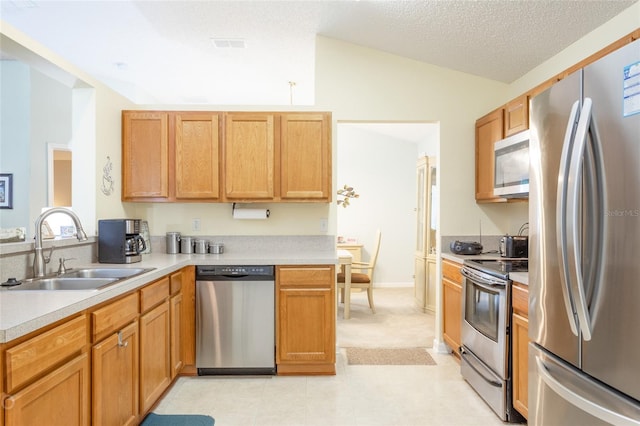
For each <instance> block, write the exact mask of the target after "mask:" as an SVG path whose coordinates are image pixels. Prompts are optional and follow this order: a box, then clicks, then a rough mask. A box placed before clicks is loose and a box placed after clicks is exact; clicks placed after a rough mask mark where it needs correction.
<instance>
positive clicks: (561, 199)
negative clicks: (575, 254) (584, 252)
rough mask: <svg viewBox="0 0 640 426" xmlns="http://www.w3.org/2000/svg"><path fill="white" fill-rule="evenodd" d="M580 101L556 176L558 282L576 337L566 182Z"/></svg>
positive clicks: (570, 123) (569, 122) (573, 112)
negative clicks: (568, 252)
mask: <svg viewBox="0 0 640 426" xmlns="http://www.w3.org/2000/svg"><path fill="white" fill-rule="evenodd" d="M579 107H580V101H575V102H574V104H573V106H572V107H571V114H570V115H569V120H568V122H567V130H566V132H565V135H564V142H563V144H562V156H561V159H560V173H559V174H558V192H557V198H556V200H557V205H556V243H557V250H558V261H559V269H560V282H561V284H562V285H561V286H560V288H561V289H562V298H563V300H564V307H565V310H566V313H567V319H568V320H569V326H570V327H571V332H572V333H573V334H574V335H575V336H577V335H578V324H577V322H576V317H575V315H574V312H575V309H574V307H573V298H572V297H571V289H570V287H569V265H568V263H567V258H568V255H567V181H568V176H569V160H570V159H571V148H572V146H573V139H574V134H575V128H576V123H577V121H578V115H579Z"/></svg>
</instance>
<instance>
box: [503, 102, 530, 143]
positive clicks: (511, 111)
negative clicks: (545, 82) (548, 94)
mask: <svg viewBox="0 0 640 426" xmlns="http://www.w3.org/2000/svg"><path fill="white" fill-rule="evenodd" d="M528 128H529V97H528V96H527V95H523V96H520V97H519V98H516V99H514V100H512V101H511V102H509V103H508V104H507V105H506V106H505V107H504V136H505V137H507V136H511V135H515V134H516V133H520V132H522V131H523V130H527V129H528Z"/></svg>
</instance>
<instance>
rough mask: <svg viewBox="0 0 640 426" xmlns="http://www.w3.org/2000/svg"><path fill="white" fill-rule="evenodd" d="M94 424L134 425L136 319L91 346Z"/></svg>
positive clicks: (136, 392)
mask: <svg viewBox="0 0 640 426" xmlns="http://www.w3.org/2000/svg"><path fill="white" fill-rule="evenodd" d="M92 356H93V372H92V379H93V380H92V388H93V404H92V414H93V424H94V425H134V424H136V423H137V420H138V413H139V411H138V407H139V405H138V397H139V395H138V389H139V388H138V383H139V381H138V380H139V378H138V373H139V371H138V368H139V350H138V322H137V321H135V322H133V323H131V324H129V325H128V326H126V327H124V328H123V329H122V330H120V331H119V332H117V333H115V334H112V335H111V336H109V337H107V338H106V339H104V340H103V341H101V342H100V343H98V344H96V345H94V346H93V349H92Z"/></svg>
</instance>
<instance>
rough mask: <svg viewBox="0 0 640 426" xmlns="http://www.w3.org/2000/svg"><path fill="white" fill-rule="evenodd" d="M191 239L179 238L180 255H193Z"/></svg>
mask: <svg viewBox="0 0 640 426" xmlns="http://www.w3.org/2000/svg"><path fill="white" fill-rule="evenodd" d="M193 242H194V240H193V237H180V253H184V254H191V253H193Z"/></svg>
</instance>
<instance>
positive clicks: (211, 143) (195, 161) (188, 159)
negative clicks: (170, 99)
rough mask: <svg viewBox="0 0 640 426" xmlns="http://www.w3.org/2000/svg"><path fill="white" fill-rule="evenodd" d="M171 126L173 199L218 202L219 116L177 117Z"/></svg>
mask: <svg viewBox="0 0 640 426" xmlns="http://www.w3.org/2000/svg"><path fill="white" fill-rule="evenodd" d="M175 126H176V127H175V135H176V136H175V152H176V155H175V170H176V175H175V191H176V199H208V200H215V199H218V198H219V195H220V173H219V170H220V168H219V158H220V155H219V151H220V132H219V129H220V115H219V114H218V113H178V114H176V115H175Z"/></svg>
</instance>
